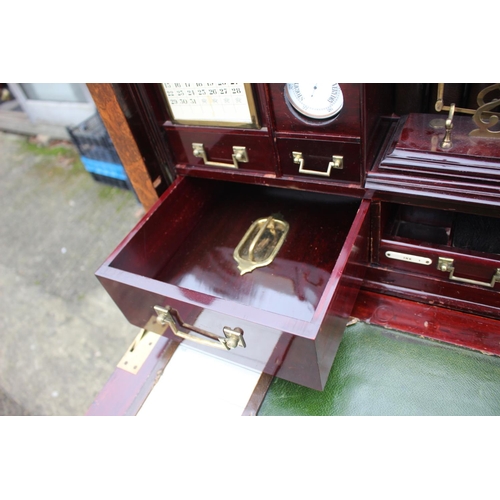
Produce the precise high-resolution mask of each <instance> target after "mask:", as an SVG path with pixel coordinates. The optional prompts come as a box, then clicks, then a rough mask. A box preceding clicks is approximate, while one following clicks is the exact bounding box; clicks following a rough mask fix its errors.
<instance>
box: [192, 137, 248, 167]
mask: <svg viewBox="0 0 500 500" xmlns="http://www.w3.org/2000/svg"><path fill="white" fill-rule="evenodd" d="M192 146H193V154H194V156H196V158H202V159H203V163H204V164H205V165H209V166H211V167H225V168H238V167H239V165H238V162H239V163H248V153H247V148H246V147H244V146H233V154H232V156H231V158H232V160H233V163H232V164H231V163H221V162H217V161H210V160H209V159H208V157H207V153H206V151H205V147H204V146H203V144H201V143H200V142H193V144H192Z"/></svg>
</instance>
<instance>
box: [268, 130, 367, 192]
mask: <svg viewBox="0 0 500 500" xmlns="http://www.w3.org/2000/svg"><path fill="white" fill-rule="evenodd" d="M277 144H278V152H279V156H280V162H281V170H282V173H283V175H293V176H296V177H301V178H303V179H316V180H318V179H322V180H327V181H343V182H356V183H359V182H360V172H361V167H360V164H361V156H360V145H359V144H357V143H344V142H333V141H310V140H302V139H278V140H277ZM339 167H340V168H339Z"/></svg>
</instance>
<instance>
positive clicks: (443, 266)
mask: <svg viewBox="0 0 500 500" xmlns="http://www.w3.org/2000/svg"><path fill="white" fill-rule="evenodd" d="M437 268H438V269H439V270H440V271H443V272H445V273H448V272H449V273H450V275H449V278H450V280H452V281H459V282H461V283H468V284H469V285H480V286H487V287H488V288H493V287H494V286H495V283H496V282H497V281H500V267H498V268H497V270H496V273H495V274H494V275H493V278H491V281H490V282H489V283H485V282H484V281H477V280H471V279H469V278H460V277H459V276H455V275H454V273H455V267H454V266H453V259H447V258H445V257H439V259H438V265H437Z"/></svg>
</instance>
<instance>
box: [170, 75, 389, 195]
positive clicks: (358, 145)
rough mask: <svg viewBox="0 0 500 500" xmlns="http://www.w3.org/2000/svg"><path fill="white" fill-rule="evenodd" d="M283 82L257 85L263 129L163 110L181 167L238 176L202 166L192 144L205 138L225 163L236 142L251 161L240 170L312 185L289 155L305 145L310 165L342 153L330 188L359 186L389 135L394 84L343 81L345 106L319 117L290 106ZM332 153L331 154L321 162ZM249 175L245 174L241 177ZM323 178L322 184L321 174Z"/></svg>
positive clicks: (311, 179) (210, 150) (219, 175)
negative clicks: (180, 118)
mask: <svg viewBox="0 0 500 500" xmlns="http://www.w3.org/2000/svg"><path fill="white" fill-rule="evenodd" d="M284 85H285V84H254V85H253V88H254V94H255V95H256V96H258V98H257V99H256V103H257V106H258V111H259V116H260V118H261V124H262V128H261V129H259V130H254V129H237V128H231V127H207V126H187V125H178V124H173V123H172V122H171V120H170V119H168V111H166V110H165V112H164V116H165V117H167V120H166V121H165V123H164V129H165V131H166V134H167V140H168V142H169V144H170V148H171V150H172V152H173V160H174V163H175V166H176V170H177V172H178V173H179V174H186V173H187V174H188V175H198V172H203V171H204V170H205V169H206V172H204V173H203V174H202V175H203V176H204V177H207V178H222V179H228V180H231V179H233V178H234V177H235V174H234V172H233V169H227V168H224V167H212V166H204V165H203V160H201V159H200V158H197V157H195V156H194V155H193V151H192V144H193V143H203V144H204V146H205V150H206V152H207V156H208V158H209V159H210V160H211V161H217V162H224V163H228V162H229V163H231V161H230V160H231V155H232V147H233V146H245V147H246V148H247V150H248V156H249V160H250V161H249V163H240V165H239V169H238V173H240V172H247V171H250V172H254V173H255V175H259V174H264V175H266V176H269V177H272V178H274V179H280V178H281V177H282V176H285V177H286V178H287V179H286V184H287V185H288V186H290V184H292V185H293V186H294V187H298V188H299V189H302V187H301V186H304V188H303V189H313V190H314V189H315V185H316V184H317V183H318V182H317V179H315V178H314V176H311V175H310V174H304V173H300V172H299V171H298V165H296V164H294V163H293V160H292V159H291V153H292V151H297V150H298V151H302V150H304V151H302V152H303V153H304V155H305V156H306V157H307V158H306V165H307V164H309V165H311V164H312V167H311V168H312V169H313V170H314V169H316V168H318V167H317V166H316V164H317V163H318V162H319V163H321V167H320V168H321V169H323V170H324V169H326V168H327V165H328V161H330V160H331V156H332V155H337V156H344V162H345V164H344V169H343V170H337V171H334V172H332V174H331V175H330V183H331V187H332V190H335V189H336V187H337V186H339V187H340V189H344V188H345V186H346V184H347V185H348V189H351V188H354V189H357V190H358V191H359V190H360V188H361V185H362V182H363V180H364V176H365V172H366V169H367V168H368V166H369V164H371V162H372V161H373V160H374V158H375V155H376V154H377V152H378V149H379V147H380V145H381V143H382V141H383V139H384V138H385V134H386V129H387V124H386V123H385V122H383V121H382V117H383V116H385V115H390V113H391V111H390V110H391V109H392V108H391V104H392V101H391V96H392V94H391V92H390V90H391V86H390V85H368V86H365V85H362V84H342V85H341V86H342V89H343V92H344V94H345V102H346V104H345V106H344V109H343V110H342V111H341V112H340V114H339V115H338V116H337V117H336V118H335V119H334V120H330V121H322V120H320V121H317V120H311V119H305V118H304V117H302V116H301V115H299V114H298V113H296V112H295V111H294V110H293V109H291V108H290V107H289V105H288V104H287V103H286V102H285V100H284V96H283V88H284ZM367 106H369V107H368V108H367ZM314 141H317V142H314ZM332 141H333V142H332ZM298 148H300V149H298ZM330 149H331V150H332V152H330ZM326 150H328V152H327V151H326ZM328 156H330V160H328V161H327V163H326V166H323V163H324V161H323V160H324V159H325V158H326V157H328ZM305 168H307V166H306V167H305ZM236 175H238V174H236ZM290 177H293V179H291V178H290ZM248 181H249V178H248V177H244V176H240V177H239V179H238V182H248ZM319 183H320V184H323V182H321V180H320V182H319Z"/></svg>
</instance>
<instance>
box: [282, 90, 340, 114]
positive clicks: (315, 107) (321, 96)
mask: <svg viewBox="0 0 500 500" xmlns="http://www.w3.org/2000/svg"><path fill="white" fill-rule="evenodd" d="M285 97H286V99H287V100H288V102H289V103H290V104H291V105H292V106H293V107H294V108H295V109H296V110H297V111H298V112H299V113H301V114H302V115H304V116H307V117H308V118H314V119H315V120H326V119H328V118H332V117H334V116H336V115H338V114H339V113H340V111H341V110H342V106H343V105H344V96H343V94H342V90H341V88H340V85H339V84H338V83H287V84H286V85H285Z"/></svg>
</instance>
